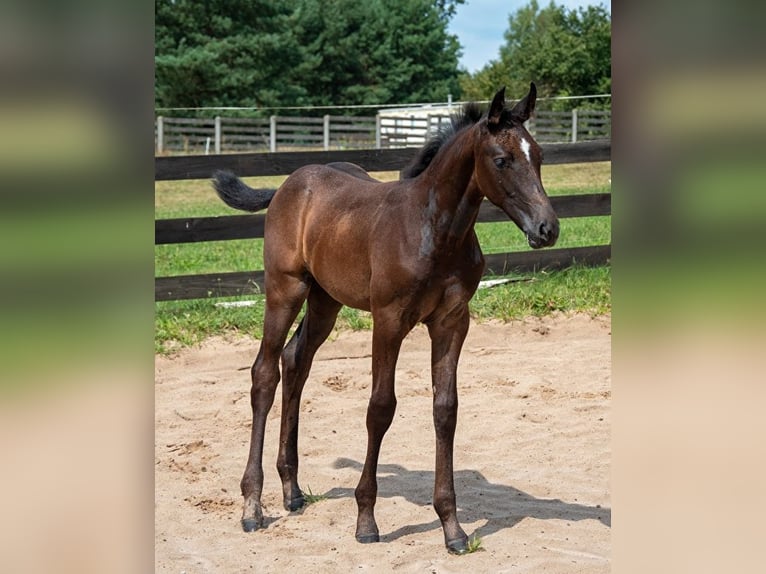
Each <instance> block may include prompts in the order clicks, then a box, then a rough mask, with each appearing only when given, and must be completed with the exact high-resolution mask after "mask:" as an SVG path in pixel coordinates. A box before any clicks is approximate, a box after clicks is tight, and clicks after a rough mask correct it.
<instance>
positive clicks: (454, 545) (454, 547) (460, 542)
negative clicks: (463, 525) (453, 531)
mask: <svg viewBox="0 0 766 574" xmlns="http://www.w3.org/2000/svg"><path fill="white" fill-rule="evenodd" d="M447 550H448V551H449V553H450V554H457V555H461V554H465V553H466V552H468V539H467V538H458V539H457V540H450V541H449V542H447Z"/></svg>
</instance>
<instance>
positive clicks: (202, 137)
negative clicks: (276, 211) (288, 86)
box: [154, 109, 612, 154]
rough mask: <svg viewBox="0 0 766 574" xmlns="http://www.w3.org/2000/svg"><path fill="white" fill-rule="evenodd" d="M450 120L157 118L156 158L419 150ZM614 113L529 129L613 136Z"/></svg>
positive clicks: (423, 116) (433, 116) (395, 116)
mask: <svg viewBox="0 0 766 574" xmlns="http://www.w3.org/2000/svg"><path fill="white" fill-rule="evenodd" d="M447 121H449V115H448V114H447V113H445V112H443V111H432V112H424V113H415V112H412V113H409V112H404V113H403V112H398V113H386V112H381V113H380V114H378V115H377V116H335V115H325V116H324V117H321V118H317V117H285V116H271V117H270V118H227V117H220V116H219V117H215V118H199V119H195V118H173V117H163V116H158V117H157V118H156V120H155V132H154V134H155V151H156V153H157V154H164V153H171V154H177V153H181V154H198V153H216V154H219V153H223V152H259V151H261V152H265V151H271V152H276V151H289V150H308V149H316V150H319V149H324V150H333V149H384V148H402V147H420V146H422V145H423V143H424V142H425V140H426V138H427V137H428V135H429V133H432V131H433V130H435V129H437V128H438V127H439V125H441V124H442V123H444V122H447ZM611 122H612V117H611V112H610V111H609V110H577V109H574V110H572V111H571V112H556V111H545V110H539V111H538V112H537V113H536V115H535V117H533V118H532V119H530V120H529V122H528V124H527V127H528V129H529V131H530V133H532V135H534V136H535V139H537V141H539V142H549V143H558V142H578V141H588V140H595V139H604V138H610V137H611Z"/></svg>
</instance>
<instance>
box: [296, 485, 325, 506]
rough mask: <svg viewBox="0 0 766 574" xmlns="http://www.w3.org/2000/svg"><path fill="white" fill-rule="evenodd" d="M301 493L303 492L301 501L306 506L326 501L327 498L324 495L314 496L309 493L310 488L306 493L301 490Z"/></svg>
mask: <svg viewBox="0 0 766 574" xmlns="http://www.w3.org/2000/svg"><path fill="white" fill-rule="evenodd" d="M302 492H303V500H304V501H305V502H306V505H309V504H315V503H317V502H322V501H323V500H327V498H328V496H327V495H326V494H314V493H313V492H311V487H309V489H308V492H307V491H305V490H303V491H302Z"/></svg>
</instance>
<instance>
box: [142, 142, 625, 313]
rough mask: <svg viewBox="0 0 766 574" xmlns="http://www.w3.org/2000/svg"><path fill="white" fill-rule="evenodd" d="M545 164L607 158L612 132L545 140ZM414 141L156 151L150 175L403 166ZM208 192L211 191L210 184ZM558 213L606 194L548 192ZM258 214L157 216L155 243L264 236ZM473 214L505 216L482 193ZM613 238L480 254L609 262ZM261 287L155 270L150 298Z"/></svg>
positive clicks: (504, 259)
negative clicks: (391, 145)
mask: <svg viewBox="0 0 766 574" xmlns="http://www.w3.org/2000/svg"><path fill="white" fill-rule="evenodd" d="M542 147H543V150H544V153H545V162H546V164H565V163H585V162H593V161H608V160H609V159H610V158H611V140H599V141H591V142H582V143H576V144H573V143H567V144H543V145H542ZM414 154H415V150H413V149H388V150H384V149H381V150H350V151H326V152H324V151H322V152H295V153H289V152H281V153H268V154H226V155H212V156H177V157H155V160H154V166H155V176H154V177H155V180H156V181H161V180H185V179H207V178H209V177H210V176H211V174H212V173H213V172H214V171H215V170H217V169H228V170H231V171H233V172H234V173H236V174H237V175H238V176H240V177H250V176H263V175H286V174H289V173H292V172H293V171H295V170H296V169H297V168H299V167H301V166H303V165H306V164H310V163H329V162H333V161H350V162H353V163H356V164H359V165H361V166H362V167H363V168H365V169H366V170H368V171H392V170H399V169H401V168H403V167H404V166H405V165H406V164H407V163H408V162H409V161H410V160H411V159H412V157H413V155H414ZM211 193H214V192H213V191H212V188H211ZM551 202H552V203H553V207H554V209H555V210H556V213H557V214H558V216H559V217H560V218H566V217H590V216H596V215H610V214H611V194H609V193H596V194H583V195H571V196H555V197H552V198H551ZM264 221H265V215H264V214H255V215H230V216H221V217H192V218H180V219H160V220H156V221H155V225H154V230H155V236H154V237H155V239H154V242H155V244H156V245H162V244H169V243H194V242H199V241H220V240H229V239H248V238H258V237H263V229H264ZM477 221H478V222H491V221H508V216H507V215H506V214H505V213H504V212H503V211H501V210H500V209H499V208H497V207H495V206H494V205H493V204H491V203H489V202H488V201H484V203H483V205H482V206H481V209H480V211H479V217H478V219H477ZM610 257H611V244H609V245H596V246H589V247H571V248H565V249H544V250H538V251H532V250H529V251H520V252H512V253H497V254H491V255H485V259H486V268H485V274H492V275H506V274H508V273H509V272H511V271H527V270H533V269H541V268H546V269H561V268H564V267H568V266H570V265H572V264H573V263H574V262H577V263H582V264H586V265H600V264H604V263H607V262H608V261H609V259H610ZM262 290H263V271H260V270H256V271H244V272H234V273H211V274H204V275H182V276H173V277H157V278H155V281H154V298H155V300H156V301H169V300H178V299H199V298H206V297H225V296H231V295H241V294H249V293H260V292H262Z"/></svg>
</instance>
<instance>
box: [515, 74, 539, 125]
mask: <svg viewBox="0 0 766 574" xmlns="http://www.w3.org/2000/svg"><path fill="white" fill-rule="evenodd" d="M536 101H537V87H536V86H535V83H534V82H530V83H529V93H528V94H527V95H526V96H524V97H523V98H522V99H521V100H519V102H518V103H517V104H516V105H515V106H513V109H512V110H511V116H513V117H514V118H517V119H518V120H519V121H520V122H521V123H524V122H525V121H527V120H528V119H529V116H531V115H532V112H534V111H535V102H536Z"/></svg>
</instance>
